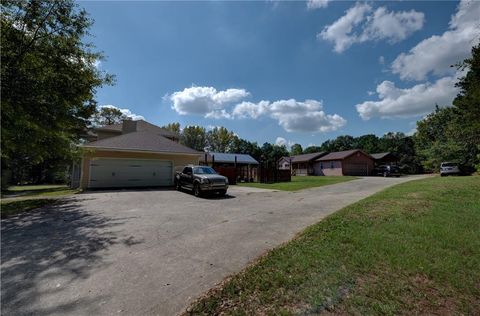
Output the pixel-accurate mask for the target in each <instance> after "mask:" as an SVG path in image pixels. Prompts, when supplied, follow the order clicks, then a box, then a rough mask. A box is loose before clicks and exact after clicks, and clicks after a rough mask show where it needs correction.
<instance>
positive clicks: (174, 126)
mask: <svg viewBox="0 0 480 316" xmlns="http://www.w3.org/2000/svg"><path fill="white" fill-rule="evenodd" d="M162 128H163V129H166V130H167V131H170V132H173V133H175V134H177V135H178V136H180V135H181V133H182V129H181V128H180V123H178V122H177V123H168V124H167V125H164V126H162Z"/></svg>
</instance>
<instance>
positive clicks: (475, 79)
mask: <svg viewBox="0 0 480 316" xmlns="http://www.w3.org/2000/svg"><path fill="white" fill-rule="evenodd" d="M457 67H459V68H460V69H461V70H463V71H465V76H463V77H462V78H460V79H459V81H458V83H457V84H456V86H457V87H458V88H459V93H458V95H457V97H456V98H455V99H454V100H453V107H447V108H439V107H438V106H437V108H436V109H435V111H434V112H433V113H431V114H429V115H428V116H427V117H426V118H425V119H423V120H421V121H419V122H417V132H416V133H415V135H414V139H415V145H416V148H417V150H418V152H419V155H420V157H421V160H422V162H423V164H424V166H425V167H426V168H427V169H430V170H438V168H439V166H440V163H441V162H442V161H454V162H458V163H460V164H461V165H463V166H464V167H466V168H473V167H474V166H478V165H479V164H480V159H479V158H480V157H479V155H480V44H478V45H477V46H475V47H473V48H472V56H471V57H470V58H467V59H465V60H464V61H463V62H462V63H460V64H458V65H457Z"/></svg>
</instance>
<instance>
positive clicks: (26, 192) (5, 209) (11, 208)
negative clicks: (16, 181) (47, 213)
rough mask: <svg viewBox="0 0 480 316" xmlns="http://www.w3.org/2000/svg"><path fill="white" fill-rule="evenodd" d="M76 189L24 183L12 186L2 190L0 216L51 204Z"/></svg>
mask: <svg viewBox="0 0 480 316" xmlns="http://www.w3.org/2000/svg"><path fill="white" fill-rule="evenodd" d="M78 192H80V190H78V189H70V188H69V187H68V186H66V185H25V186H12V187H9V188H8V189H7V190H6V191H2V200H1V204H0V210H1V212H0V216H1V218H5V217H8V216H12V215H16V214H20V213H23V212H28V211H31V210H34V209H37V208H40V207H45V206H48V205H52V204H54V203H55V202H57V201H58V199H59V198H62V197H65V196H69V195H72V194H76V193H78Z"/></svg>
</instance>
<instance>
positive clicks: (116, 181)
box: [88, 158, 173, 188]
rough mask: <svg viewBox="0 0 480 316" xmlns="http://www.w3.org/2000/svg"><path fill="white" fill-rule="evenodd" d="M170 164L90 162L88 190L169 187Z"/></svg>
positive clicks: (117, 161) (152, 162)
mask: <svg viewBox="0 0 480 316" xmlns="http://www.w3.org/2000/svg"><path fill="white" fill-rule="evenodd" d="M172 177H173V175H172V162H171V161H163V160H146V159H107V158H99V159H95V160H92V161H91V162H90V182H89V185H88V187H89V188H113V187H148V186H170V185H172V184H173V181H172Z"/></svg>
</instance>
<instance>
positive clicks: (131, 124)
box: [122, 120, 137, 134]
mask: <svg viewBox="0 0 480 316" xmlns="http://www.w3.org/2000/svg"><path fill="white" fill-rule="evenodd" d="M136 131H137V121H134V120H123V123H122V134H128V133H133V132H136Z"/></svg>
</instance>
